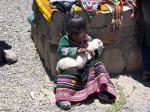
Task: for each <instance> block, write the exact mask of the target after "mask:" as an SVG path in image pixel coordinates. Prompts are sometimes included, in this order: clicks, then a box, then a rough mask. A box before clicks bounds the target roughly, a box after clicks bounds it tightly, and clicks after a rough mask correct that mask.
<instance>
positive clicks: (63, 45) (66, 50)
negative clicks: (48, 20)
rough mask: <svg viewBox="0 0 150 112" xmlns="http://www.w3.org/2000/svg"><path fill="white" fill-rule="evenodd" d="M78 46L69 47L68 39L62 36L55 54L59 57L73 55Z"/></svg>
mask: <svg viewBox="0 0 150 112" xmlns="http://www.w3.org/2000/svg"><path fill="white" fill-rule="evenodd" d="M77 50H78V47H70V43H69V41H68V39H67V38H66V37H65V36H64V37H62V38H61V40H60V41H59V45H58V49H57V54H58V56H59V57H60V58H62V57H68V56H69V57H75V56H76V54H77Z"/></svg>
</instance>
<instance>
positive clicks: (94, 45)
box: [56, 39, 104, 72]
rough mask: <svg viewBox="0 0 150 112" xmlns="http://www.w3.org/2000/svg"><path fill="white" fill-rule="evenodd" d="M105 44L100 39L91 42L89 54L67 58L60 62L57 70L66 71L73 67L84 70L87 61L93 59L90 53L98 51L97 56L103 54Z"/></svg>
mask: <svg viewBox="0 0 150 112" xmlns="http://www.w3.org/2000/svg"><path fill="white" fill-rule="evenodd" d="M103 48H104V47H103V42H102V41H101V40H100V39H93V40H92V41H91V42H88V46H87V52H86V53H82V54H79V55H78V56H77V57H76V58H72V57H65V58H62V59H60V60H59V61H58V63H57V66H56V70H57V71H58V72H59V71H60V70H66V69H68V68H71V67H77V68H79V69H81V68H83V67H84V66H85V64H86V63H87V61H89V60H91V59H92V56H91V54H90V51H92V50H93V51H97V53H98V54H97V55H100V54H101V53H102V49H103Z"/></svg>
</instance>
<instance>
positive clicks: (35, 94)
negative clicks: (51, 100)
mask: <svg viewBox="0 0 150 112" xmlns="http://www.w3.org/2000/svg"><path fill="white" fill-rule="evenodd" d="M30 96H31V97H32V99H34V100H38V101H42V100H44V96H45V95H44V94H43V93H42V92H40V91H31V92H30Z"/></svg>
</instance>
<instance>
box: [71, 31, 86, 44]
mask: <svg viewBox="0 0 150 112" xmlns="http://www.w3.org/2000/svg"><path fill="white" fill-rule="evenodd" d="M71 39H72V41H74V42H76V43H80V42H83V41H85V40H87V33H86V32H82V33H80V34H79V35H78V36H76V35H73V36H72V38H71Z"/></svg>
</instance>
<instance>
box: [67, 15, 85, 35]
mask: <svg viewBox="0 0 150 112" xmlns="http://www.w3.org/2000/svg"><path fill="white" fill-rule="evenodd" d="M86 29H87V22H86V20H85V19H84V18H83V17H81V16H79V15H74V16H73V17H72V18H70V19H69V20H68V22H67V26H66V30H67V33H68V34H69V35H79V34H80V33H82V32H83V31H86Z"/></svg>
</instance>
